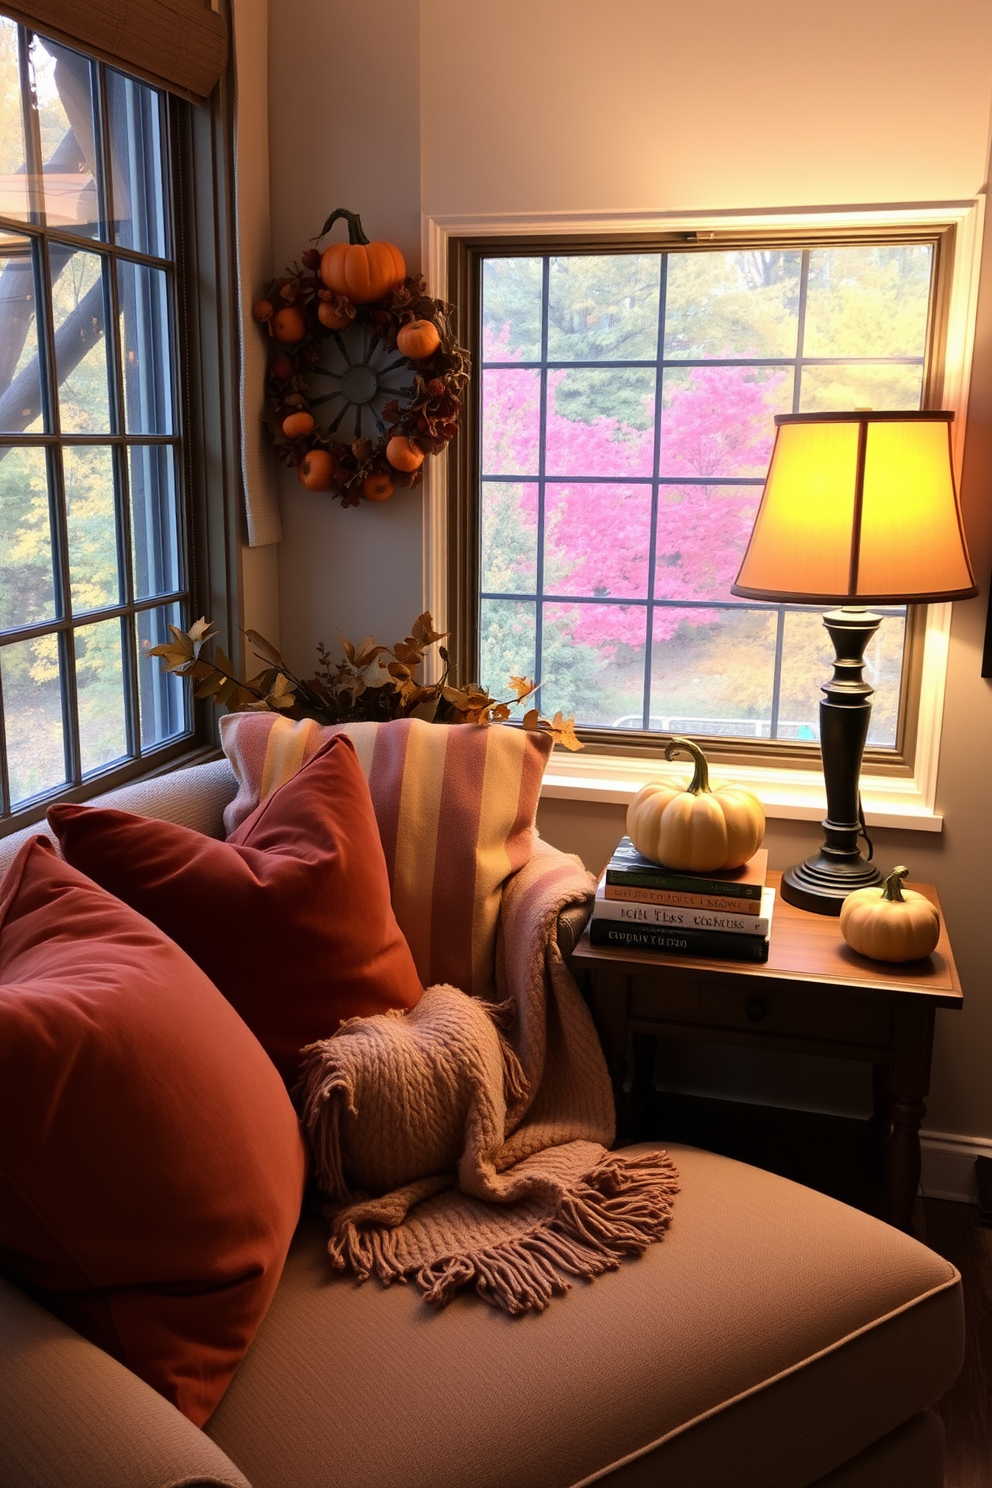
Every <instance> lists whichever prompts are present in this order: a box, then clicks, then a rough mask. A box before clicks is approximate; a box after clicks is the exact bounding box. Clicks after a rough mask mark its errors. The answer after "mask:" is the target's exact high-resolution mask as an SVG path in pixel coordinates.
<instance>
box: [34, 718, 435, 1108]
mask: <svg viewBox="0 0 992 1488" xmlns="http://www.w3.org/2000/svg"><path fill="white" fill-rule="evenodd" d="M48 820H49V821H50V823H51V825H52V827H53V829H54V831H55V833H56V835H57V836H58V838H59V841H60V843H61V846H62V851H63V853H64V854H65V856H66V858H67V859H68V861H69V862H70V863H73V864H74V865H75V866H76V867H77V868H80V869H82V871H83V872H84V873H88V874H89V876H90V877H91V878H94V879H96V881H97V883H99V884H102V885H103V887H104V888H105V889H109V890H110V892H111V893H112V894H116V895H117V896H118V898H120V899H123V900H124V901H125V903H127V904H130V905H131V906H132V908H134V909H136V910H138V912H139V913H140V914H143V915H147V916H148V918H149V919H150V920H152V921H153V922H154V923H155V924H156V925H158V926H159V928H160V929H162V930H164V931H165V933H166V935H168V936H170V937H171V938H172V939H173V940H174V941H175V942H176V944H177V945H180V946H182V948H183V950H184V951H186V952H187V953H188V954H189V955H190V956H192V958H193V960H194V961H195V962H196V964H197V966H199V967H201V968H202V970H203V971H205V972H206V974H207V976H208V977H209V978H210V979H211V981H212V982H213V983H214V984H215V985H216V986H217V987H219V988H220V990H221V991H222V992H223V994H224V996H225V997H226V998H227V999H228V1000H229V1001H230V1002H231V1003H232V1004H233V1005H234V1007H235V1008H237V1010H238V1012H239V1013H240V1014H241V1016H242V1018H244V1020H245V1022H246V1023H247V1024H248V1027H249V1028H250V1029H251V1030H252V1032H253V1033H254V1034H255V1035H256V1037H257V1038H258V1039H259V1041H260V1042H261V1044H262V1045H263V1047H264V1048H265V1049H266V1050H267V1052H268V1053H269V1055H270V1056H271V1057H272V1059H273V1061H274V1062H275V1064H276V1067H277V1068H278V1070H279V1073H280V1074H281V1075H282V1076H283V1078H284V1079H285V1080H286V1081H287V1082H292V1081H293V1080H295V1078H296V1075H297V1072H298V1067H299V1051H300V1050H301V1049H302V1048H303V1046H304V1045H305V1044H310V1043H313V1042H314V1041H315V1040H317V1039H322V1038H330V1036H331V1034H332V1033H333V1032H334V1031H335V1029H336V1028H337V1026H338V1024H339V1023H340V1022H341V1020H342V1019H343V1018H353V1017H359V1016H362V1017H365V1016H369V1015H371V1014H373V1013H384V1012H386V1011H387V1010H388V1009H389V1008H409V1007H413V1005H414V1004H415V1003H416V1002H418V1001H419V1000H420V997H421V995H422V992H423V989H422V987H421V985H420V982H419V980H418V978H417V971H416V967H415V966H414V964H413V958H412V957H411V955H410V950H409V947H408V946H407V943H406V941H405V940H404V938H403V934H402V932H401V931H400V928H399V926H398V925H397V923H396V919H395V916H394V915H393V911H392V908H391V907H390V903H389V879H388V876H387V874H386V863H385V859H384V857H383V854H382V845H381V843H380V842H379V834H378V831H377V828H376V824H375V816H374V814H373V811H372V802H371V799H370V797H369V788H368V785H367V783H366V780H365V776H364V775H363V774H362V770H361V766H360V765H359V763H358V760H357V758H356V756H355V750H354V747H353V745H352V743H351V740H350V739H347V738H345V737H344V736H343V735H336V736H335V737H333V738H332V739H330V740H329V741H327V742H326V743H325V745H324V747H323V748H322V749H321V750H320V752H319V753H318V754H316V755H315V756H314V758H313V759H311V760H310V762H309V764H308V765H307V766H306V768H305V769H304V770H300V771H299V772H298V774H296V775H294V776H293V777H292V778H291V779H290V780H288V781H287V782H286V784H285V785H283V786H281V787H280V788H279V789H278V790H277V791H274V792H273V794H272V795H271V796H269V797H268V799H267V800H265V801H264V802H263V803H262V804H261V805H260V806H259V807H258V808H257V809H256V810H255V811H253V812H252V813H251V815H250V816H248V817H247V819H246V820H245V821H243V822H242V824H241V826H240V827H239V828H238V830H237V831H236V832H235V833H234V835H233V837H231V838H230V839H229V840H228V841H227V842H217V841H215V839H214V838H212V837H205V836H203V834H202V833H200V832H193V831H190V829H189V828H188V827H181V826H178V825H176V824H175V823H173V822H163V821H153V820H150V819H149V818H147V817H139V816H131V815H128V814H127V813H126V812H123V811H109V810H102V809H100V808H99V807H95V806H53V807H51V809H50V810H49V813H48Z"/></svg>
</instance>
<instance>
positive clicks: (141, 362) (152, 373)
mask: <svg viewBox="0 0 992 1488" xmlns="http://www.w3.org/2000/svg"><path fill="white" fill-rule="evenodd" d="M117 274H118V279H117V283H118V294H119V296H120V307H121V349H122V352H123V356H124V404H125V413H126V423H127V431H128V433H129V434H171V433H172V431H173V413H172V358H171V354H170V334H169V299H168V281H167V279H166V275H165V270H164V269H150V268H146V267H145V266H144V265H143V264H133V263H125V262H121V263H119V264H118V266H117Z"/></svg>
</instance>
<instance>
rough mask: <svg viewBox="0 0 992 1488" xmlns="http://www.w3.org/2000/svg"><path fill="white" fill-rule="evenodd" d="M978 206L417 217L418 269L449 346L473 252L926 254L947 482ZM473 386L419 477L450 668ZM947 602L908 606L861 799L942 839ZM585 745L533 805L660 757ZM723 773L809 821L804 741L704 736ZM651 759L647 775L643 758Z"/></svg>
mask: <svg viewBox="0 0 992 1488" xmlns="http://www.w3.org/2000/svg"><path fill="white" fill-rule="evenodd" d="M983 205H984V203H983V200H982V199H977V200H976V201H968V202H954V203H942V204H937V205H934V206H921V207H907V208H902V209H896V208H891V209H885V208H877V209H862V210H850V211H844V212H842V211H836V212H815V211H814V212H802V211H797V212H779V213H750V214H747V213H730V212H726V213H709V214H705V213H700V214H693V215H692V216H691V217H690V216H683V217H676V216H670V217H655V218H647V217H642V218H640V219H633V218H632V217H631V216H629V215H628V216H625V217H624V218H623V219H613V220H612V221H611V220H610V219H603V218H585V219H583V218H578V217H575V218H571V219H568V220H564V219H562V218H556V219H554V220H542V221H538V220H536V219H503V220H497V219H493V218H489V219H475V220H465V219H454V218H434V219H429V220H428V222H427V223H426V232H425V240H426V247H427V253H426V255H425V256H426V259H427V266H428V274H429V278H430V282H431V283H432V285H433V286H434V290H433V292H435V293H438V292H440V293H443V294H444V295H445V296H446V297H447V298H449V299H453V300H454V301H455V304H456V309H457V315H458V326H459V334H460V339H462V340H463V341H467V342H468V344H473V343H475V344H477V343H478V340H479V335H480V331H479V327H480V305H479V283H480V277H481V276H480V264H481V259H482V257H483V256H485V255H488V256H497V255H502V256H512V255H515V254H516V255H519V254H528V253H530V254H538V253H547V252H552V253H553V252H554V251H556V249H561V250H562V251H565V250H569V251H575V250H576V249H577V248H578V249H581V250H584V251H586V252H596V251H600V252H601V251H602V250H603V248H604V247H606V248H609V249H611V250H615V251H618V252H622V251H637V250H642V251H643V249H645V248H649V249H654V250H663V249H665V248H678V249H679V250H680V251H693V250H694V249H696V250H697V251H698V250H699V249H714V248H723V247H726V248H727V249H732V248H734V247H756V246H760V247H762V248H771V247H790V246H791V247H796V246H806V245H810V246H812V245H814V244H820V243H838V244H839V243H850V244H859V243H864V242H865V241H870V240H872V239H875V240H878V239H882V238H884V239H885V240H886V241H906V242H913V241H921V240H922V241H933V242H935V244H936V259H937V262H936V265H935V296H934V317H933V332H932V334H931V336H930V338H929V345H928V349H927V368H926V378H925V387H926V392H925V396H924V405H923V406H924V407H945V408H951V409H953V410H954V412H955V415H956V418H955V423H954V425H953V426H952V431H953V447H954V452H955V464H956V473H957V475H958V476H960V463H961V451H962V448H963V437H964V428H963V414H964V410H965V408H966V404H967V388H968V380H969V374H970V363H971V349H972V343H973V338H974V323H975V306H976V299H977V274H978V266H979V255H980V250H981V220H982V211H981V209H982V207H983ZM478 415H479V409H478V382H477V380H476V379H473V382H472V384H471V385H470V387H469V388H468V389H467V393H466V400H465V408H464V414H463V424H462V432H461V434H460V436H459V439H458V441H457V442H456V448H455V449H454V450H453V451H452V454H451V455H450V456H449V458H448V461H447V471H446V475H440V474H438V475H435V476H434V478H433V479H432V480H430V481H429V482H428V489H427V492H426V495H427V521H426V530H425V604H426V605H427V607H428V608H430V609H431V610H432V613H434V615H435V617H443V624H444V628H446V629H449V630H451V631H452V632H453V633H454V638H455V643H456V644H455V650H456V654H457V659H458V662H459V664H460V665H461V666H462V668H463V674H465V673H471V672H472V671H473V670H474V668H475V666H476V665H477V614H478V551H479V513H478V503H477V500H476V491H477V489H478V428H479V417H478ZM950 613H951V606H950V605H932V606H929V607H928V608H927V609H926V610H924V609H923V608H922V607H911V608H910V609H909V612H908V624H907V646H908V648H909V655H908V662H909V664H908V665H906V666H904V669H903V670H904V680H903V688H904V697H903V699H902V706H901V710H900V711H901V720H900V738H899V739H898V740H897V749H896V750H895V751H893V750H870V751H867V752H866V756H865V767H864V778H863V794H864V797H865V804H866V811H867V814H868V819H869V821H870V822H874V824H876V825H877V824H884V825H902V826H912V827H914V828H916V829H918V830H919V829H924V830H932V831H939V830H940V825H941V823H940V818H939V816H938V815H937V814H936V813H935V811H934V797H935V789H936V764H937V749H938V745H939V734H940V718H941V712H942V704H943V689H944V680H945V674H946V652H947V640H948V634H949V624H950ZM581 736H582V738H583V740H584V741H587V742H586V747H585V748H584V749H583V751H582V752H581V753H580V754H578V755H576V756H571V757H569V758H567V759H566V758H565V757H564V756H563V755H562V753H561V751H558V752H556V755H555V757H554V759H553V761H552V763H551V766H550V767H549V772H548V776H547V778H546V782H545V791H544V793H545V795H553V796H554V795H557V796H561V797H565V798H569V799H585V800H593V801H600V802H625V801H627V800H629V799H631V798H632V796H633V794H634V793H635V792H636V790H637V789H638V788H639V786H640V784H641V783H643V781H644V779H645V778H647V776H648V775H649V774H650V775H651V776H653V777H657V775H658V774H659V773H662V774H663V773H665V772H666V770H669V769H671V768H672V767H666V766H665V765H664V763H663V762H659V759H658V748H657V742H656V740H657V736H652V735H650V734H640V733H635V732H633V731H632V732H630V733H624V734H623V735H620V736H617V735H616V734H614V732H613V731H612V730H594V729H583V730H581ZM705 743H706V749H707V753H708V755H709V756H710V757H711V758H712V759H714V760H716V761H717V762H718V763H719V764H720V767H721V775H722V776H723V777H724V778H727V779H733V780H735V781H736V782H737V783H742V784H747V785H748V786H749V787H750V788H752V789H754V790H756V792H757V794H758V795H759V796H761V797H762V799H763V800H764V801H765V804H766V808H767V809H768V810H769V814H771V815H779V816H786V817H798V818H803V819H816V818H817V817H818V816H820V815H822V811H823V804H824V803H823V785H822V773H821V769H820V757H819V748H818V746H817V745H815V744H813V745H803V744H796V743H792V742H788V741H761V742H760V743H758V742H757V741H754V742H751V741H746V740H742V741H736V740H735V741H730V740H726V739H707V740H706V741H705ZM647 761H650V762H651V763H650V770H648V769H647V768H646V762H647Z"/></svg>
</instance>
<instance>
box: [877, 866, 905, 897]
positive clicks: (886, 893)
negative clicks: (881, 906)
mask: <svg viewBox="0 0 992 1488" xmlns="http://www.w3.org/2000/svg"><path fill="white" fill-rule="evenodd" d="M908 874H909V869H908V868H893V870H892V872H891V873H890V874H889V876H888V878H886V879H884V880H883V882H882V898H883V899H888V900H889V901H890V903H892V904H905V902H906V901H905V899H904V898H903V897H902V880H903V879H904V878H906V877H907V876H908Z"/></svg>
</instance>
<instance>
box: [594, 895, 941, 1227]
mask: <svg viewBox="0 0 992 1488" xmlns="http://www.w3.org/2000/svg"><path fill="white" fill-rule="evenodd" d="M780 880H781V874H779V873H769V875H768V882H769V883H770V884H771V885H772V887H773V888H775V889H776V891H777V890H778V889H779V885H780ZM909 887H911V888H914V889H916V890H917V891H918V892H920V893H922V894H925V895H926V896H927V898H928V899H931V900H932V901H933V903H934V904H936V906H937V908H938V910H939V908H940V903H939V900H938V898H937V892H936V890H935V889H934V888H932V887H931V886H930V885H929V884H911V885H909ZM573 961H574V963H575V969H576V970H577V971H578V970H579V968H582V969H584V970H585V972H586V973H587V974H588V977H589V982H590V989H591V994H592V1007H593V1016H594V1018H595V1020H596V1025H597V1028H598V1031H599V1036H600V1039H601V1040H602V1044H603V1050H604V1053H605V1055H606V1060H607V1064H608V1065H609V1069H610V1077H611V1079H612V1081H613V1091H614V1096H615V1098H616V1101H617V1120H618V1127H622V1125H623V1120H622V1113H623V1111H624V1094H623V1086H624V1077H625V1075H626V1065H627V1035H628V1033H631V1032H633V1033H648V1034H658V1035H661V1036H662V1037H663V1038H677V1039H687V1040H697V1041H703V1042H706V1043H728V1044H741V1045H744V1046H745V1047H748V1048H760V1049H780V1050H783V1051H785V1052H787V1053H792V1054H796V1053H799V1054H825V1055H829V1056H832V1057H834V1058H837V1059H861V1060H866V1061H867V1062H868V1063H870V1064H871V1065H872V1066H873V1079H872V1090H873V1095H874V1110H875V1116H876V1119H877V1120H878V1121H879V1122H881V1123H882V1124H883V1126H884V1127H885V1129H886V1130H888V1128H889V1123H890V1122H891V1135H890V1136H889V1141H888V1153H887V1167H888V1203H889V1220H890V1222H891V1223H892V1224H894V1225H897V1226H898V1227H899V1228H900V1229H903V1230H911V1229H912V1214H913V1206H914V1204H915V1201H916V1194H917V1190H918V1188H919V1182H920V1123H921V1122H922V1120H923V1117H924V1115H925V1114H926V1106H925V1104H924V1099H925V1097H926V1095H927V1094H928V1092H929V1089H930V1058H931V1052H932V1048H933V1022H934V1013H935V1011H936V1009H937V1008H960V1007H961V1005H962V1002H963V997H962V993H961V984H960V982H959V980H958V975H957V970H956V968H955V965H954V957H953V955H952V953H951V946H950V942H949V940H948V938H947V930H946V927H945V925H944V922H943V917H941V931H940V941H939V942H938V945H937V949H936V950H935V951H934V953H933V955H932V956H928V957H927V958H926V959H925V960H922V961H910V962H905V963H903V964H902V965H894V964H891V963H889V962H881V961H869V960H868V958H867V957H865V956H859V955H858V953H857V952H856V951H852V950H851V948H850V947H849V946H848V945H847V944H846V943H845V942H844V940H843V939H842V938H841V933H840V924H839V921H838V920H837V919H835V918H834V917H833V916H828V915H816V914H811V913H809V911H807V910H804V909H797V908H795V907H794V906H793V905H791V904H786V903H785V902H784V900H783V899H782V898H781V896H780V895H779V894H778V892H776V897H775V914H774V918H773V921H772V938H771V946H770V951H769V958H768V961H767V963H766V964H765V965H763V966H755V965H752V964H748V963H745V962H742V961H708V960H702V959H700V958H697V957H682V956H673V955H660V954H657V953H652V952H649V951H638V950H629V949H621V948H619V947H612V946H610V947H607V946H594V945H592V944H591V943H590V940H589V934H588V931H586V933H585V934H584V935H583V936H582V939H581V940H580V941H579V944H578V945H577V946H576V948H575V951H574V953H573Z"/></svg>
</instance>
